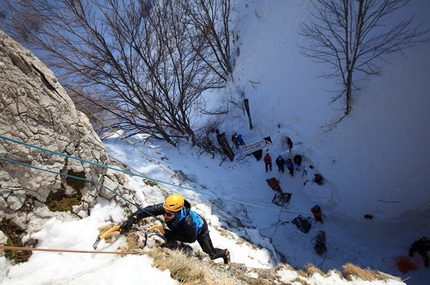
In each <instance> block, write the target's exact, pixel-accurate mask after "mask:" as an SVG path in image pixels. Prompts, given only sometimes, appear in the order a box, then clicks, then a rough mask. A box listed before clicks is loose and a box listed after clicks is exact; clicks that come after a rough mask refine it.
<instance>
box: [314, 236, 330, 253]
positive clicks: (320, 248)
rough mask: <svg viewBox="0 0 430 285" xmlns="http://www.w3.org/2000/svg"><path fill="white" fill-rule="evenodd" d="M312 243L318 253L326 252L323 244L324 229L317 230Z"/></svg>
mask: <svg viewBox="0 0 430 285" xmlns="http://www.w3.org/2000/svg"><path fill="white" fill-rule="evenodd" d="M312 243H313V244H314V250H315V251H316V252H317V253H318V255H323V254H324V253H326V252H327V247H326V245H325V231H318V233H317V236H316V237H315V238H314V239H313V240H312Z"/></svg>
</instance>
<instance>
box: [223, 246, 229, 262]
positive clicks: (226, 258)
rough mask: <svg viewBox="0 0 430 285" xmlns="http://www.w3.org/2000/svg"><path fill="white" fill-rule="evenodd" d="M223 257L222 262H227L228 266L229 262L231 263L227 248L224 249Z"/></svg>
mask: <svg viewBox="0 0 430 285" xmlns="http://www.w3.org/2000/svg"><path fill="white" fill-rule="evenodd" d="M223 259H224V264H227V265H229V266H230V264H231V261H230V252H229V251H228V249H226V250H225V255H224V257H223Z"/></svg>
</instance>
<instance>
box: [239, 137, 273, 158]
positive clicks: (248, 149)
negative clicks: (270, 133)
mask: <svg viewBox="0 0 430 285" xmlns="http://www.w3.org/2000/svg"><path fill="white" fill-rule="evenodd" d="M271 144H272V142H271V141H270V137H267V138H264V139H262V140H260V141H258V142H253V143H250V144H247V145H243V146H241V148H242V150H243V152H244V153H245V154H250V153H253V152H254V151H257V150H260V149H262V148H265V147H266V146H269V145H271Z"/></svg>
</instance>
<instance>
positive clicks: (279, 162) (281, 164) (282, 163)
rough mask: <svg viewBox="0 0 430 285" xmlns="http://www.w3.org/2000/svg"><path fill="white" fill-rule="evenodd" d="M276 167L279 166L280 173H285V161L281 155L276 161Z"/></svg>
mask: <svg viewBox="0 0 430 285" xmlns="http://www.w3.org/2000/svg"><path fill="white" fill-rule="evenodd" d="M275 162H276V165H277V166H278V172H279V171H281V172H282V173H284V166H285V159H283V158H282V155H279V156H278V158H276V160H275Z"/></svg>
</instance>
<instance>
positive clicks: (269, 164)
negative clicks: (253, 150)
mask: <svg viewBox="0 0 430 285" xmlns="http://www.w3.org/2000/svg"><path fill="white" fill-rule="evenodd" d="M263 161H264V165H265V166H266V172H267V171H268V170H269V169H270V171H272V157H271V156H270V154H269V153H266V155H265V156H264V158H263Z"/></svg>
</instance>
